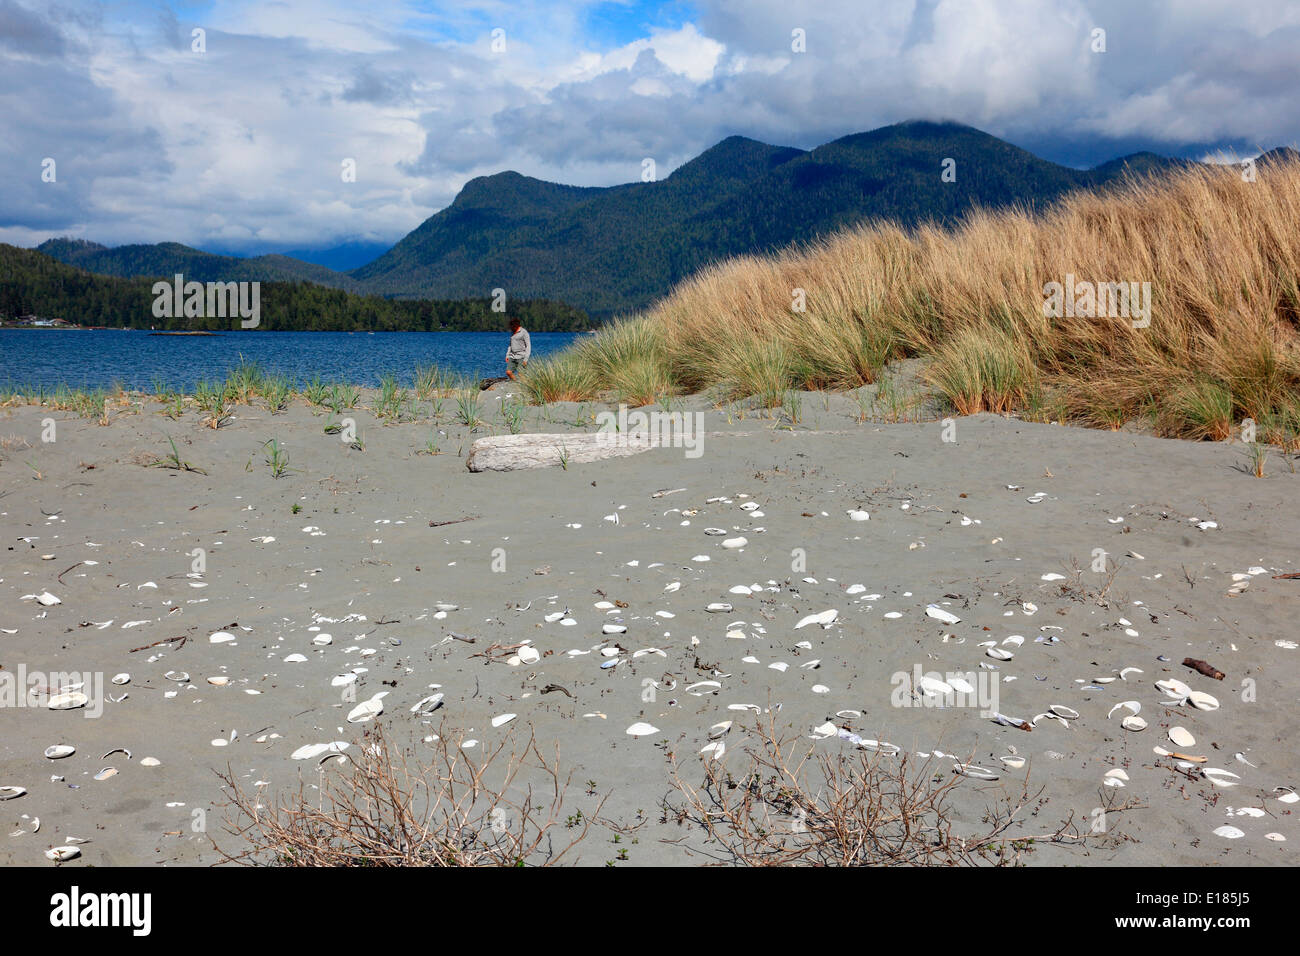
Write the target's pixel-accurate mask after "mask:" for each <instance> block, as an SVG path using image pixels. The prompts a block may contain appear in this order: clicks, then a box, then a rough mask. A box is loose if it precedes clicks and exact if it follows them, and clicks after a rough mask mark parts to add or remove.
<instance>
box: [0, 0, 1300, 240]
mask: <svg viewBox="0 0 1300 956" xmlns="http://www.w3.org/2000/svg"><path fill="white" fill-rule="evenodd" d="M198 29H201V30H202V31H204V32H203V34H202V38H201V39H202V43H200V42H199V41H198V40H196V39H195V34H194V31H195V30H198ZM1097 29H1102V30H1104V31H1105V38H1104V39H1105V52H1104V53H1101V52H1094V50H1093V46H1094V45H1095V43H1096V41H1095V40H1094V30H1097ZM795 31H802V36H803V38H804V39H803V46H804V49H803V51H802V52H797V51H796V50H794V49H793V47H794V46H795V45H796V43H795V41H794V40H793V39H792V38H793V37H795V35H796V34H795ZM200 46H201V47H203V49H201V50H199V49H196V47H200ZM1297 50H1300V3H1296V2H1294V0H1254V2H1252V3H1249V4H1245V3H1242V2H1241V0H1140V2H1133V0H846V2H841V0H812V2H808V0H693V2H690V3H686V2H681V3H641V2H636V0H626V2H583V0H536V2H533V0H522V2H504V0H480V2H476V0H468V2H462V0H457V2H449V3H433V2H415V0H412V2H401V0H364V2H356V0H251V2H242V0H237V2H225V0H222V2H211V3H165V2H132V0H115V2H97V3H96V2H82V0H0V171H2V173H3V179H2V180H0V242H11V243H15V244H18V245H28V246H29V245H35V244H37V243H39V242H41V241H43V240H44V239H47V238H50V237H51V236H60V235H73V236H80V237H84V238H88V239H93V240H95V241H98V242H103V243H106V244H110V245H116V244H120V243H125V242H157V241H163V240H176V241H180V242H185V243H189V244H191V245H196V246H199V247H201V248H207V249H216V250H222V251H237V252H241V253H257V252H263V251H271V250H279V249H294V248H297V249H301V248H304V247H327V246H331V245H336V244H341V243H347V242H355V241H363V242H382V243H386V244H387V243H391V242H393V241H395V240H396V239H398V238H400V237H401V236H402V235H404V234H405V233H406V232H408V231H409V230H410V229H412V228H414V227H415V226H416V225H418V224H419V223H420V222H421V221H422V220H423V219H425V218H426V217H427V216H429V215H431V214H432V213H433V212H436V211H437V210H438V209H440V208H441V207H443V206H445V205H446V204H447V203H449V202H450V201H451V200H452V199H453V198H454V197H455V195H456V193H457V192H458V191H459V189H460V188H461V186H463V185H464V183H465V182H466V181H467V180H468V179H470V178H472V177H474V176H477V175H483V174H487V173H493V172H498V171H500V170H503V169H514V170H518V171H519V172H522V173H525V174H528V175H532V176H537V177H540V178H543V179H548V180H553V181H558V182H566V183H576V184H581V185H610V184H613V183H619V182H629V181H632V180H636V179H639V178H640V174H641V163H642V160H643V158H645V157H653V158H654V159H655V162H656V165H657V170H658V173H659V176H660V177H663V176H664V175H666V174H667V173H668V172H669V171H671V170H672V169H673V168H675V167H676V166H678V165H680V164H681V163H683V162H685V161H686V160H688V159H690V158H691V157H692V156H694V155H696V154H698V153H699V152H701V151H702V150H704V149H706V148H707V147H708V146H710V145H712V144H713V143H715V142H717V141H718V140H720V139H722V138H723V137H725V136H729V135H732V134H737V133H739V134H742V135H746V136H750V137H753V138H755V139H760V140H763V141H765V142H769V143H776V144H781V145H793V146H800V147H805V148H809V147H813V146H816V145H818V144H820V143H824V142H826V141H828V140H831V139H834V138H836V137H839V136H843V135H845V134H847V133H852V132H860V131H863V130H869V129H874V128H876V127H879V126H882V125H885V124H888V123H894V122H898V121H901V120H906V119H914V118H927V119H951V120H957V121H960V122H964V123H968V124H971V125H973V126H976V127H979V128H981V129H984V130H986V131H988V132H990V133H993V134H995V135H997V136H1001V137H1003V138H1005V139H1008V140H1010V141H1011V142H1013V143H1015V144H1017V145H1019V146H1022V147H1024V148H1026V149H1029V150H1031V151H1033V152H1035V153H1037V154H1038V155H1040V156H1044V157H1046V158H1048V159H1052V160H1054V161H1056V162H1060V163H1065V164H1069V165H1074V166H1088V165H1093V164H1095V163H1098V162H1102V161H1105V160H1107V159H1110V158H1113V157H1114V156H1117V155H1121V154H1124V153H1128V152H1133V151H1135V150H1138V149H1151V150H1155V151H1158V152H1163V153H1166V154H1171V155H1180V156H1189V157H1193V158H1206V157H1207V156H1211V155H1220V154H1224V153H1229V154H1230V153H1236V154H1240V155H1252V154H1254V153H1255V152H1258V151H1259V149H1261V148H1270V147H1272V146H1277V145H1295V144H1297V142H1298V141H1300V71H1297V70H1296V51H1297ZM47 159H52V160H54V178H55V181H54V182H47V181H45V179H48V178H49V177H48V173H47V174H46V176H45V177H44V178H43V176H42V172H43V169H45V168H47V167H48V165H49V164H48V163H45V161H46V160H47ZM346 160H353V161H354V162H355V169H356V176H355V182H345V181H344V176H343V175H342V172H343V164H344V162H345V161H346Z"/></svg>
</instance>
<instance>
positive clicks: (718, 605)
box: [704, 601, 733, 614]
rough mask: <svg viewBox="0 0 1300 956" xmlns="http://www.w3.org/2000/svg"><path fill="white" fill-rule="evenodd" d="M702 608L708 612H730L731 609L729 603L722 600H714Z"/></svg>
mask: <svg viewBox="0 0 1300 956" xmlns="http://www.w3.org/2000/svg"><path fill="white" fill-rule="evenodd" d="M704 610H706V611H708V612H709V613H710V614H730V613H731V611H732V610H733V609H732V607H731V605H730V604H727V603H725V602H722V601H717V602H714V603H713V604H710V605H709V606H708V607H706V608H705V609H704Z"/></svg>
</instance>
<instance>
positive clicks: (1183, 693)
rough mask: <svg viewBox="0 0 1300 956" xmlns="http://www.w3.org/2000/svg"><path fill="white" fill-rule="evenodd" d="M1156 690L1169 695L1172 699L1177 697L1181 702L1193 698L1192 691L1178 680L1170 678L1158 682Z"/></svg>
mask: <svg viewBox="0 0 1300 956" xmlns="http://www.w3.org/2000/svg"><path fill="white" fill-rule="evenodd" d="M1156 688H1157V689H1158V690H1161V691H1163V692H1164V693H1166V694H1168V695H1169V696H1170V697H1177V698H1178V699H1179V700H1180V701H1182V700H1186V699H1187V698H1188V697H1191V696H1192V689H1191V688H1190V687H1188V686H1187V685H1186V684H1184V683H1183V682H1182V681H1180V680H1177V679H1176V678H1173V677H1170V678H1168V679H1166V680H1158V681H1156Z"/></svg>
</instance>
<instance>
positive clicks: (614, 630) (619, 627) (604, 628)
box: [600, 624, 627, 634]
mask: <svg viewBox="0 0 1300 956" xmlns="http://www.w3.org/2000/svg"><path fill="white" fill-rule="evenodd" d="M600 633H602V634H626V633H627V627H626V625H623V624H602V625H601V628H600Z"/></svg>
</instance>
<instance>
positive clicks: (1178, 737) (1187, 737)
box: [1169, 727, 1196, 747]
mask: <svg viewBox="0 0 1300 956" xmlns="http://www.w3.org/2000/svg"><path fill="white" fill-rule="evenodd" d="M1169 739H1170V740H1172V741H1173V742H1174V743H1176V744H1177V745H1178V746H1180V747H1191V746H1193V745H1194V744H1195V743H1196V738H1195V737H1193V736H1192V735H1191V733H1190V732H1189V731H1188V730H1187V728H1186V727H1170V728H1169Z"/></svg>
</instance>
